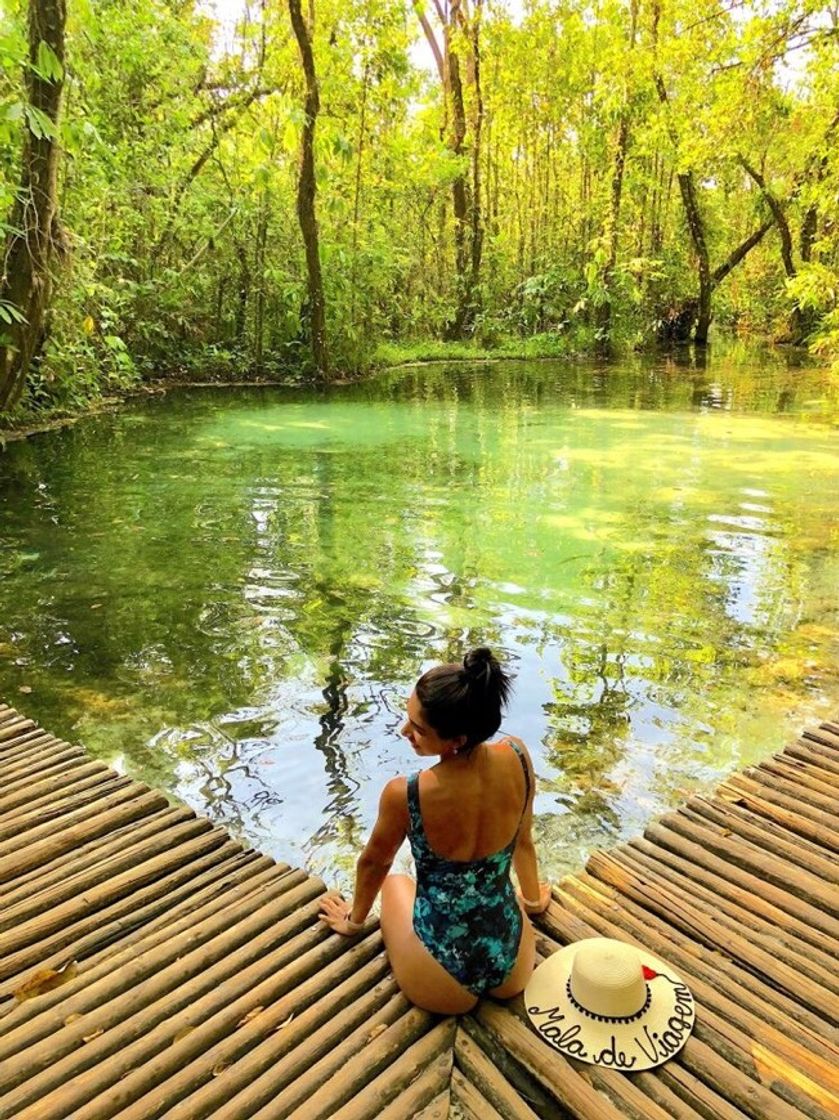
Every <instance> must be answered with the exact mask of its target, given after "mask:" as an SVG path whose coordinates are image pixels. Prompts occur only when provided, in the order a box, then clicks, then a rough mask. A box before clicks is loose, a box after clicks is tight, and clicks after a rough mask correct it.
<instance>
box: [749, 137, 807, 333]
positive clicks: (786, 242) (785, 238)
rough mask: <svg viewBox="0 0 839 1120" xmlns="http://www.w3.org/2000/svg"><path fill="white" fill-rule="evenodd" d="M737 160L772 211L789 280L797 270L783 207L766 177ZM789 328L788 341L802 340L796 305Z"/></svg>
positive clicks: (800, 319)
mask: <svg viewBox="0 0 839 1120" xmlns="http://www.w3.org/2000/svg"><path fill="white" fill-rule="evenodd" d="M739 162H740V166H741V167H742V168H743V170H744V171H745V172H746V174H747V175H748V176H749V177H750V178H751V179H752V180H753V181H754V183H755V184H756V185H757V187H758V189H759V190H760V193H761V194H762V195H763V197H764V198H765V199H766V202H767V204H768V206H769V209H770V210H771V211H772V217H773V218H774V223H775V225H776V226H777V227H778V234H779V235H780V239H781V261H782V262H783V265H784V272H785V273H786V276H787V279H788V280H791V279H793V277H794V276H796V275H797V270H796V267H795V262H794V260H793V258H792V232H791V230H790V228H789V222H788V221H787V216H786V214H785V213H784V208H783V206H782V205H781V203H780V202H779V201H778V199H777V198H776V197H775V195H774V194H773V193H772V191H770V190H769V188H768V187H767V185H766V179H765V178H764V176H763V175H762V174H761V173H760V172H759V171H758V170H757V168H756V167H752V165H751V164H750V163H749V162H748V161H747V160H746V159H745V158H744V157H743V156H740V157H739ZM770 225H771V223H770ZM789 330H790V338H789V340H788V341H790V342H794V343H795V344H796V345H798V344H799V343H801V342H802V341H803V339H804V334H805V328H804V322H803V319H802V316H801V309H800V308H799V307H798V306H797V305H796V306H794V307H793V308H792V311H791V312H790V321H789Z"/></svg>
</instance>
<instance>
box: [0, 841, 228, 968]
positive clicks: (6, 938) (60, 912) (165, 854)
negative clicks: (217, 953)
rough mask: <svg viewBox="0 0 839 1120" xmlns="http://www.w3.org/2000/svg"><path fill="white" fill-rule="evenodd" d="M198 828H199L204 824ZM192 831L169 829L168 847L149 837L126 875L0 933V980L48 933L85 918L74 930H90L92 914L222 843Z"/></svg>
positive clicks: (46, 905)
mask: <svg viewBox="0 0 839 1120" xmlns="http://www.w3.org/2000/svg"><path fill="white" fill-rule="evenodd" d="M199 823H200V824H204V823H205V822H203V821H202V822H199ZM206 824H209V821H207V822H206ZM194 827H195V826H194V824H193V823H192V822H190V823H189V824H186V825H182V826H181V827H180V828H179V829H175V830H173V833H172V836H171V847H170V846H169V842H168V841H169V835H168V834H166V833H164V835H163V836H162V837H161V836H154V837H152V838H151V840H149V841H147V842H146V843H145V844H143V845H142V847H143V853H142V854H143V855H144V856H146V855H147V856H148V858H144V859H143V860H142V861H141V862H139V863H136V864H133V863H132V861H131V860H129V861H128V863H129V866H128V869H127V870H125V871H123V872H121V873H120V874H117V875H114V876H112V877H111V878H110V879H106V881H105V882H100V883H98V884H96V885H93V886H91V887H90V888H89V889H86V890H85V891H84V893H81V894H79V895H77V896H76V897H74V898H70V899H68V900H67V901H66V902H61V903H59V904H58V905H55V906H52V905H50V904H49V903H48V902H46V901H45V902H44V904H43V905H44V909H43V910H42V911H36V912H35V914H34V916H30V917H29V918H27V920H25V921H23V922H21V924H20V925H16V926H14V927H13V928H11V929H8V930H6V932H5V933H2V934H0V978H2V979H5V977H6V976H10V975H12V970H14V971H15V972H17V971H18V970H19V968H20V967H26V966H25V965H24V966H20V965H19V964H18V963H17V962H18V958H17V956H16V954H18V953H19V952H21V951H22V950H24V949H28V947H29V946H31V945H34V944H36V943H37V942H40V941H42V940H44V938H46V937H48V936H49V935H50V934H52V933H55V931H56V930H62V929H66V928H67V927H68V926H70V925H71V924H72V923H75V922H77V921H78V919H79V918H80V917H85V918H86V920H85V921H83V922H82V924H81V926H80V927H79V928H82V929H85V930H86V929H89V928H91V925H92V924H93V925H95V923H96V922H97V921H98V920H99V919H98V917H97V916H96V912H97V911H98V910H101V909H103V908H104V907H105V906H106V905H107V904H108V902H110V901H117V900H119V899H121V898H125V897H126V896H128V895H131V894H133V893H134V892H135V891H137V890H140V889H141V888H142V887H145V886H148V884H149V883H153V882H154V881H155V880H156V879H159V878H161V876H163V875H165V874H166V873H168V872H169V871H170V870H173V869H174V868H176V867H180V866H182V865H183V864H185V863H189V862H191V860H192V859H194V858H197V857H198V856H202V855H204V854H205V853H206V852H208V851H212V850H213V849H214V848H218V847H220V846H221V844H223V843H224V836H225V834H224V831H223V829H212V830H211V831H209V832H204V834H203V835H199V836H198V837H197V838H191V839H185V835H186V833H187V831H189V832H191V831H193V830H194ZM61 891H62V888H61V887H60V886H59V887H53V888H52V889H51V890H50V891H48V892H47V896H48V897H49V896H50V895H52V894H57V893H61ZM25 905H26V904H25V903H24V904H18V906H16V907H12V908H11V909H12V914H11V915H10V918H12V919H14V918H15V917H16V916H17V912H18V911H20V910H22V909H23V908H24V907H25ZM13 962H14V963H13Z"/></svg>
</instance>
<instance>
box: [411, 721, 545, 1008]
mask: <svg viewBox="0 0 839 1120" xmlns="http://www.w3.org/2000/svg"><path fill="white" fill-rule="evenodd" d="M507 743H508V744H509V746H511V747H512V748H513V750H514V751H515V752H516V754H517V755H518V757H519V761H520V762H521V765H522V769H523V770H524V781H525V795H524V808H523V809H522V815H521V818H520V819H519V827H518V828H517V829H516V833H515V836H514V837H513V839H512V840H511V841H510V843H509V844H508V845H507V847H506V848H502V849H501V851H500V852H493V854H492V855H489V856H484V857H483V859H473V860H451V859H443V858H442V856H439V855H437V853H436V852H434V851H433V850H432V849H431V846H430V844H429V843H428V839H427V837H426V835H425V829H424V828H423V823H422V814H421V813H420V801H419V773H416V774H412V775H411V776H410V777H409V778H408V813H409V816H410V821H411V831H410V834H409V839H410V842H411V851H412V852H413V856H414V862H415V863H416V869H417V896H416V902H415V903H414V932H415V933H416V935H417V937H419V939H420V941H421V942H422V943H423V945H425V947H426V948H427V949H428V951H429V952H430V953H431V955H432V956H433V957H434V959H435V960H437V961H439V963H440V964H441V965H442V966H443V968H445V970H446V971H447V972H448V973H450V974H451V975H452V976H453V977H454V978H455V980H457V981H459V983H461V984H462V985H463V986H464V988H467V989H468V990H469V991H470V992H472V994H473V995H476V996H480V995H483V993H484V992H487V991H491V990H492V989H493V988H497V987H499V985H501V984H503V983H504V980H505V979H506V978H507V976H508V975H509V974H510V972H511V970H512V968H513V965H514V964H515V963H516V957H517V956H518V951H519V942H520V940H521V931H522V915H521V910H520V909H519V906H518V903H517V901H516V892H515V889H514V888H513V883H512V880H511V879H510V865H511V863H512V859H513V852H514V851H515V847H516V842H517V840H518V836H519V829H520V828H521V821H522V819H523V818H524V811H525V809H526V808H527V804H528V801H529V799H530V775H529V773H528V769H527V763H526V761H525V759H524V755H523V754H522V752H521V750H520V748H519V747H518V746H516V744H515V743H514V742H513V741H512V740H510V739H508V740H507Z"/></svg>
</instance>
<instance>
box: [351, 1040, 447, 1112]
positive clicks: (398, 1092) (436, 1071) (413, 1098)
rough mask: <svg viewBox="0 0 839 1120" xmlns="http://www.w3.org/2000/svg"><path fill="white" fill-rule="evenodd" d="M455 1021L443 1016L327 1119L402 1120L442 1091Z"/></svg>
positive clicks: (444, 1086)
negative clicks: (385, 1119)
mask: <svg viewBox="0 0 839 1120" xmlns="http://www.w3.org/2000/svg"><path fill="white" fill-rule="evenodd" d="M455 1028H456V1020H454V1019H444V1020H443V1022H442V1023H438V1024H437V1026H436V1027H434V1028H433V1029H432V1030H430V1031H429V1032H428V1034H427V1035H425V1036H424V1037H423V1038H420V1039H419V1040H418V1041H417V1042H415V1043H414V1044H413V1046H409V1047H408V1049H407V1050H406V1051H405V1053H404V1054H401V1055H400V1056H399V1057H398V1058H397V1059H396V1061H395V1062H394V1063H393V1065H391V1066H390V1067H389V1068H388V1069H386V1070H383V1071H382V1073H380V1074H379V1076H378V1077H376V1078H374V1080H373V1081H372V1082H370V1084H369V1085H366V1086H365V1087H364V1088H363V1089H362V1090H361V1091H360V1092H359V1093H356V1094H355V1095H354V1096H353V1097H352V1099H351V1100H349V1101H347V1103H346V1104H345V1105H344V1107H343V1108H340V1109H339V1110H338V1111H337V1112H333V1113H332V1114H331V1120H377V1118H378V1117H382V1116H384V1117H385V1118H387V1116H388V1114H389V1115H390V1116H391V1117H398V1118H399V1120H404V1118H405V1117H406V1116H413V1115H414V1114H415V1112H416V1111H417V1109H418V1108H422V1107H423V1106H424V1105H426V1104H428V1102H429V1101H431V1100H432V1099H433V1098H434V1097H436V1096H437V1094H438V1093H440V1092H442V1091H443V1090H444V1089H445V1088H446V1086H447V1085H448V1083H449V1081H450V1079H451V1072H452V1041H453V1039H454V1032H455Z"/></svg>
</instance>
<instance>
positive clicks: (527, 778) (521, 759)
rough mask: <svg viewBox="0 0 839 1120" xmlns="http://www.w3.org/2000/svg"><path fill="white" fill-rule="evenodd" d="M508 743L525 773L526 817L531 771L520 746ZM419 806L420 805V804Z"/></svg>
mask: <svg viewBox="0 0 839 1120" xmlns="http://www.w3.org/2000/svg"><path fill="white" fill-rule="evenodd" d="M507 742H508V743H509V744H510V746H511V747H512V748H513V750H514V751H515V752H516V754H517V755H518V756H519V762H520V763H521V768H522V770H523V771H524V808H523V809H522V811H521V815H522V816H524V814H525V810H526V809H527V803H528V801H529V800H530V770H529V769H528V767H527V760H526V759H525V757H524V753H523V752H522V749H521V747H520V746H519V745H518V743H515V742H513V740H512V739H508V740H507ZM409 796H410V795H409ZM417 804H419V802H418V803H417Z"/></svg>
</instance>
